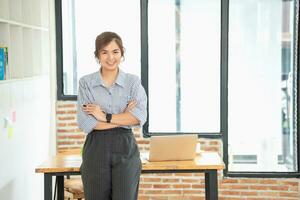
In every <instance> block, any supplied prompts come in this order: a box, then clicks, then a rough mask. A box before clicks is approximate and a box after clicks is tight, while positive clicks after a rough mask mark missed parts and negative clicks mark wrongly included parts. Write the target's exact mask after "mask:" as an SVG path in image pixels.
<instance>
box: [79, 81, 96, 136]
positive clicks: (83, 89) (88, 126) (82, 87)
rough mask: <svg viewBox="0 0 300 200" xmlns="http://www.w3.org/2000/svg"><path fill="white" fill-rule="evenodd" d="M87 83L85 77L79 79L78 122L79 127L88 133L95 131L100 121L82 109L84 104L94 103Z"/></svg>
mask: <svg viewBox="0 0 300 200" xmlns="http://www.w3.org/2000/svg"><path fill="white" fill-rule="evenodd" d="M87 92H88V90H87V85H86V83H85V81H84V79H82V78H81V79H80V80H79V88H78V96H77V123H78V127H79V128H80V129H81V130H82V131H83V132H85V133H86V134H88V133H90V132H92V131H93V129H94V128H95V126H96V125H97V123H98V120H97V119H96V118H95V117H94V116H91V115H88V114H86V113H85V112H84V111H83V110H82V105H83V104H88V103H93V102H91V100H90V98H89V96H88V95H87Z"/></svg>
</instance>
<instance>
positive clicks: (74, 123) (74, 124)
mask: <svg viewBox="0 0 300 200" xmlns="http://www.w3.org/2000/svg"><path fill="white" fill-rule="evenodd" d="M68 126H78V124H77V123H76V122H72V123H68Z"/></svg>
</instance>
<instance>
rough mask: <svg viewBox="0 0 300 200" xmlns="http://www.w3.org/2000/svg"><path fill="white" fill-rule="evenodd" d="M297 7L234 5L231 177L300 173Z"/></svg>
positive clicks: (251, 1) (258, 0)
mask: <svg viewBox="0 0 300 200" xmlns="http://www.w3.org/2000/svg"><path fill="white" fill-rule="evenodd" d="M295 6H296V5H295V1H292V0H290V1H274V0H244V1H239V0H230V1H229V34H228V36H229V38H228V41H229V45H228V156H229V160H228V170H229V171H230V172H249V171H253V172H296V171H297V170H298V167H297V166H298V165H297V162H298V160H297V153H296V152H297V145H296V144H297V126H296V125H297V123H296V122H297V115H296V110H297V77H298V74H297V71H298V69H297V62H296V60H295V52H297V51H295V50H296V49H295V47H296V44H295V37H296V35H295V30H298V27H296V23H295V19H296V18H295V17H294V16H295V13H294V10H295ZM297 12H298V11H297Z"/></svg>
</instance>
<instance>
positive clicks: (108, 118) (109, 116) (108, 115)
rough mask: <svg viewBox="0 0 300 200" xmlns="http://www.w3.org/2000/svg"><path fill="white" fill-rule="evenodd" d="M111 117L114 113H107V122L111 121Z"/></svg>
mask: <svg viewBox="0 0 300 200" xmlns="http://www.w3.org/2000/svg"><path fill="white" fill-rule="evenodd" d="M111 117H112V114H109V113H107V114H106V122H107V123H110V121H111Z"/></svg>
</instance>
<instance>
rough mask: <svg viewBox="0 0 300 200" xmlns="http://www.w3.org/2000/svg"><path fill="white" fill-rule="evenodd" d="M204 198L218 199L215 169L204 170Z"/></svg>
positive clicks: (208, 199)
mask: <svg viewBox="0 0 300 200" xmlns="http://www.w3.org/2000/svg"><path fill="white" fill-rule="evenodd" d="M205 199H206V200H218V177H217V170H209V171H206V172H205Z"/></svg>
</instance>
